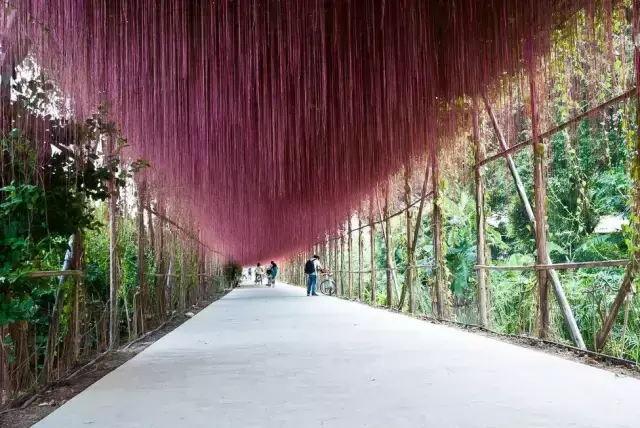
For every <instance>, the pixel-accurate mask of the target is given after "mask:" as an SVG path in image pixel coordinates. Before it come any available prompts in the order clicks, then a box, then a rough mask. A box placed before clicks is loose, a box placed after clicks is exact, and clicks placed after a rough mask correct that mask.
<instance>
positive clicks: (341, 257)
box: [337, 231, 344, 296]
mask: <svg viewBox="0 0 640 428" xmlns="http://www.w3.org/2000/svg"><path fill="white" fill-rule="evenodd" d="M340 232H341V233H340V267H339V270H340V275H339V276H340V284H339V285H338V286H337V288H338V296H344V275H343V272H342V270H343V269H344V234H342V231H340Z"/></svg>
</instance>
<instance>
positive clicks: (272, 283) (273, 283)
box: [267, 275, 276, 287]
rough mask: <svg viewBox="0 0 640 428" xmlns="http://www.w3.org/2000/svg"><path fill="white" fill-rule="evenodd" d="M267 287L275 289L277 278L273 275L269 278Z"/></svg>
mask: <svg viewBox="0 0 640 428" xmlns="http://www.w3.org/2000/svg"><path fill="white" fill-rule="evenodd" d="M267 286H269V287H275V286H276V277H275V276H271V275H268V276H267Z"/></svg>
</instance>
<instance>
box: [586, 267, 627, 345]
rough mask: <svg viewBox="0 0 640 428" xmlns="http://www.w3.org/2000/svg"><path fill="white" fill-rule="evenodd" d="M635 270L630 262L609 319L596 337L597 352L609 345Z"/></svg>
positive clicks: (607, 318) (609, 313)
mask: <svg viewBox="0 0 640 428" xmlns="http://www.w3.org/2000/svg"><path fill="white" fill-rule="evenodd" d="M636 263H637V262H636ZM633 270H634V268H633V262H631V261H630V262H629V266H627V269H626V270H625V273H624V278H623V280H622V285H621V286H620V289H619V290H618V294H617V295H616V299H615V300H614V301H613V305H612V306H611V309H610V310H609V312H608V314H607V317H606V318H605V320H604V323H603V324H602V329H601V330H600V333H598V335H597V336H596V351H600V350H602V348H604V345H605V344H606V343H607V338H608V337H609V333H610V332H611V329H612V328H613V325H614V324H615V322H616V318H617V317H618V312H620V308H621V307H622V304H623V303H624V300H625V298H626V297H627V294H628V293H629V292H630V291H631V284H632V282H633V281H632V279H633Z"/></svg>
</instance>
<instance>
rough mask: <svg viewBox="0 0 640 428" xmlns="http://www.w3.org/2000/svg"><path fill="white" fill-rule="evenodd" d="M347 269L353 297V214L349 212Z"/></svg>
mask: <svg viewBox="0 0 640 428" xmlns="http://www.w3.org/2000/svg"><path fill="white" fill-rule="evenodd" d="M347 233H348V235H347V236H348V239H347V269H348V272H349V298H350V299H353V272H352V270H353V266H352V265H351V260H352V258H353V257H352V255H351V250H352V249H353V242H352V241H353V239H352V236H351V214H349V219H348V220H347Z"/></svg>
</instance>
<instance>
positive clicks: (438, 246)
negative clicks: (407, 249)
mask: <svg viewBox="0 0 640 428" xmlns="http://www.w3.org/2000/svg"><path fill="white" fill-rule="evenodd" d="M437 145H438V146H439V144H437ZM434 150H435V153H433V155H432V156H431V171H432V180H433V184H432V185H433V257H434V263H435V269H434V270H435V295H434V299H433V300H434V301H435V305H436V316H437V318H438V319H443V318H444V317H445V302H444V292H443V287H444V284H443V283H444V260H443V257H442V212H441V209H440V168H439V160H438V149H437V148H436V149H434Z"/></svg>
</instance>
